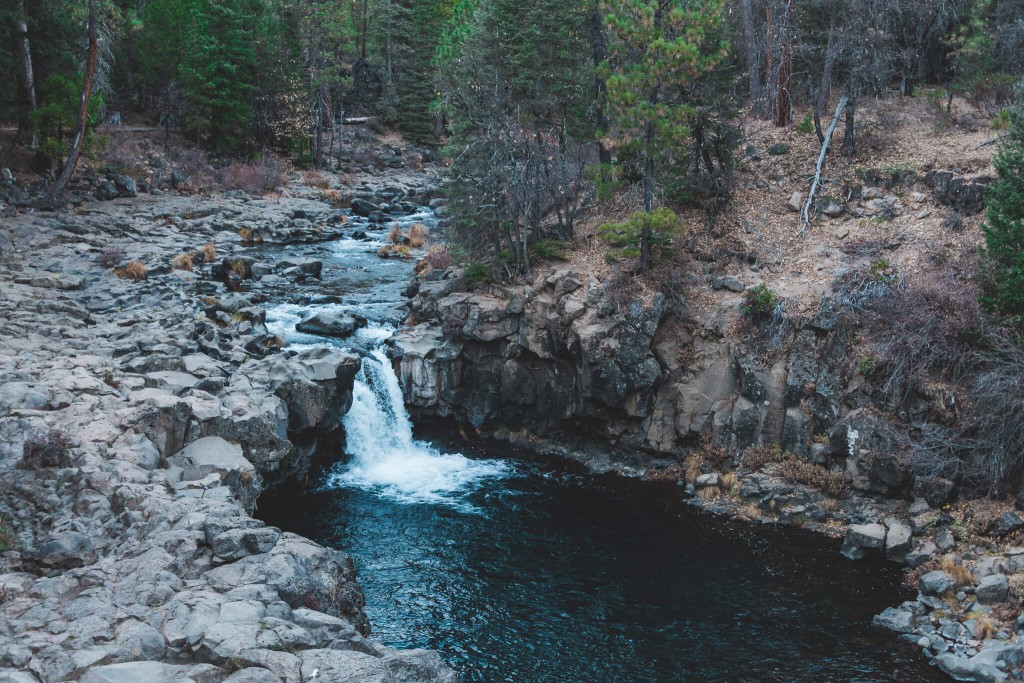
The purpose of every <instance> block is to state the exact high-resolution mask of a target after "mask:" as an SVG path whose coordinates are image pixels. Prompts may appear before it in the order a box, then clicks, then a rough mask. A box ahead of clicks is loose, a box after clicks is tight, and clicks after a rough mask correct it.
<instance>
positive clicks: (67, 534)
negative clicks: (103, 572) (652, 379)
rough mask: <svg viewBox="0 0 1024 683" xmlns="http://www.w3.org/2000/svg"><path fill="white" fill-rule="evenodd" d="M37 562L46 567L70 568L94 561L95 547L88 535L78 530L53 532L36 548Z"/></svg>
mask: <svg viewBox="0 0 1024 683" xmlns="http://www.w3.org/2000/svg"><path fill="white" fill-rule="evenodd" d="M36 552H37V553H38V555H39V562H40V564H43V565H45V566H47V567H54V568H58V569H70V568H72V567H83V566H85V565H90V564H92V563H94V562H95V561H96V549H95V548H94V547H93V544H92V541H91V540H90V539H89V537H88V536H87V535H85V534H83V533H81V532H79V531H64V532H60V533H57V534H54V535H53V536H51V537H50V538H49V540H47V541H45V542H44V543H42V544H40V545H39V547H38V548H36Z"/></svg>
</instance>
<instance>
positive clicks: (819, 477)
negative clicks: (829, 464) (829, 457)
mask: <svg viewBox="0 0 1024 683" xmlns="http://www.w3.org/2000/svg"><path fill="white" fill-rule="evenodd" d="M780 474H782V476H783V477H784V478H785V479H788V480H789V481H791V482H793V483H794V484H804V485H806V486H812V487H814V488H816V489H818V490H820V491H824V492H825V493H827V494H828V495H830V496H840V495H842V493H843V490H844V489H845V488H846V479H845V478H844V476H843V473H842V472H830V471H829V470H827V469H825V468H824V467H822V466H821V465H814V464H812V463H809V462H804V461H803V460H797V459H796V458H792V457H791V458H786V459H785V460H784V461H783V462H782V465H780Z"/></svg>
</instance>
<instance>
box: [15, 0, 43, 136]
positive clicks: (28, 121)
mask: <svg viewBox="0 0 1024 683" xmlns="http://www.w3.org/2000/svg"><path fill="white" fill-rule="evenodd" d="M22 7H23V8H24V5H22ZM14 28H15V31H16V32H17V34H18V52H19V53H20V55H21V80H22V87H23V88H25V104H26V105H27V110H26V115H25V117H24V120H23V121H22V122H21V126H22V127H23V128H24V130H23V131H22V132H23V133H24V136H25V139H27V140H28V144H29V147H30V148H31V149H35V148H36V124H35V123H34V122H33V121H32V116H31V114H32V112H34V111H35V110H36V107H37V106H38V104H37V101H36V82H35V72H34V71H33V69H32V51H31V50H30V49H29V42H28V24H27V23H26V22H25V20H24V19H17V20H16V21H15V22H14Z"/></svg>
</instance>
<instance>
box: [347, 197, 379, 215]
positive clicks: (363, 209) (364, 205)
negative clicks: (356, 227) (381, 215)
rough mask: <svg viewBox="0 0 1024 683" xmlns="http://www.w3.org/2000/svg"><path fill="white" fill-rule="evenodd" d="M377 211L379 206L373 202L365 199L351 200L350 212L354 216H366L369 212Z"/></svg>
mask: <svg viewBox="0 0 1024 683" xmlns="http://www.w3.org/2000/svg"><path fill="white" fill-rule="evenodd" d="M379 211H380V207H379V206H377V205H376V204H374V203H373V202H368V201H366V200H365V199H353V200H352V214H353V215H355V216H362V217H364V218H368V217H369V216H370V214H373V213H377V212H379Z"/></svg>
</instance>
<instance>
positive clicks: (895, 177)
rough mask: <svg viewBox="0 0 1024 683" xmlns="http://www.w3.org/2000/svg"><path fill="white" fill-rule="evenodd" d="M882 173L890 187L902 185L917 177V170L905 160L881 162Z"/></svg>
mask: <svg viewBox="0 0 1024 683" xmlns="http://www.w3.org/2000/svg"><path fill="white" fill-rule="evenodd" d="M882 173H883V174H884V175H885V176H886V179H885V180H886V184H888V185H889V186H890V187H896V186H899V185H903V184H904V183H906V182H908V181H911V180H913V179H914V178H916V177H917V171H915V170H914V167H913V166H912V165H910V164H909V163H907V162H903V161H901V162H897V163H895V164H882Z"/></svg>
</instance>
